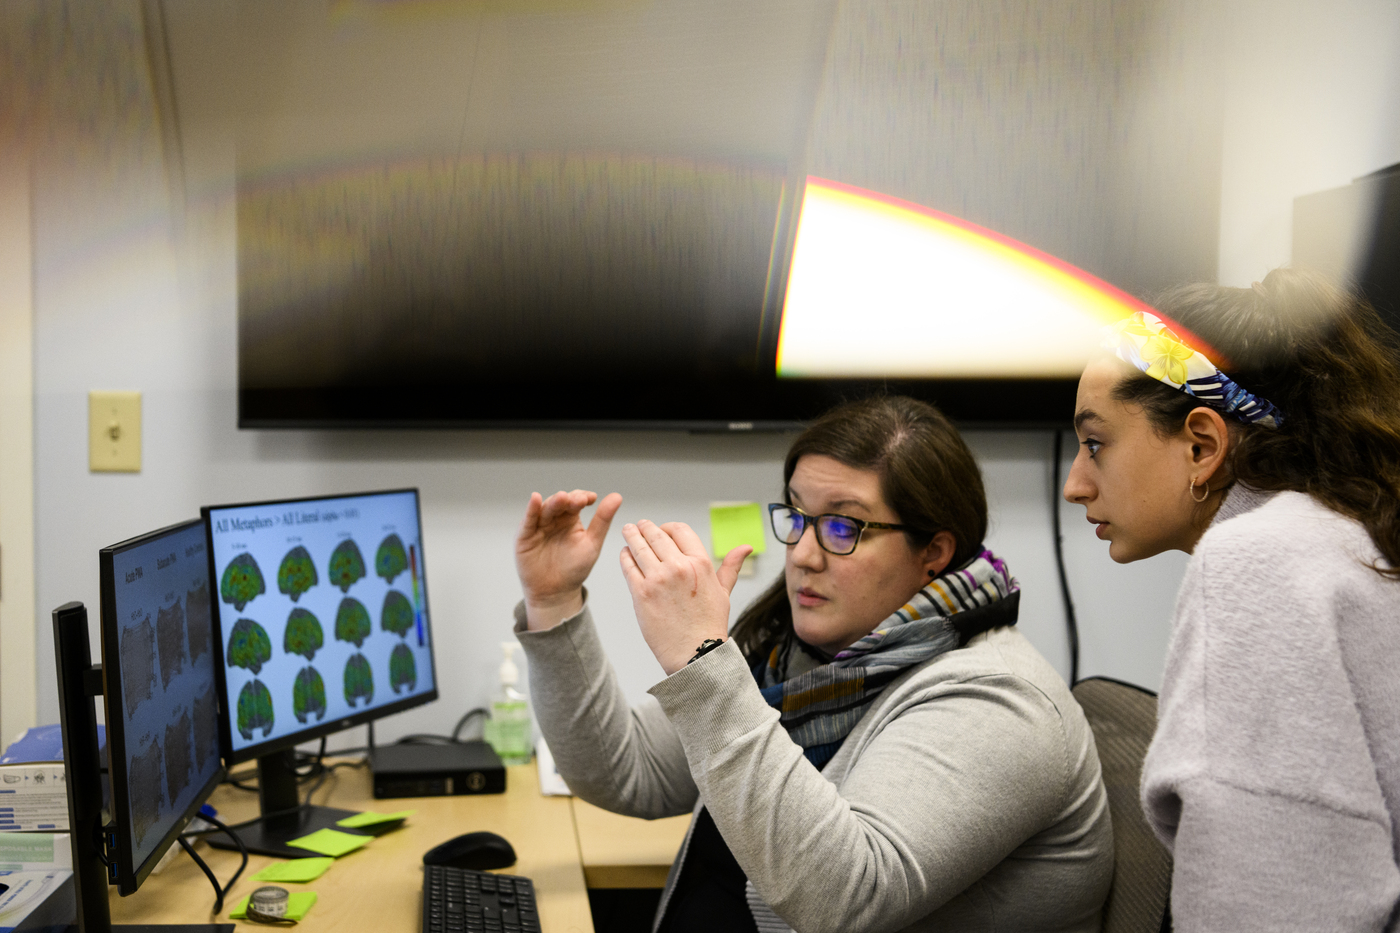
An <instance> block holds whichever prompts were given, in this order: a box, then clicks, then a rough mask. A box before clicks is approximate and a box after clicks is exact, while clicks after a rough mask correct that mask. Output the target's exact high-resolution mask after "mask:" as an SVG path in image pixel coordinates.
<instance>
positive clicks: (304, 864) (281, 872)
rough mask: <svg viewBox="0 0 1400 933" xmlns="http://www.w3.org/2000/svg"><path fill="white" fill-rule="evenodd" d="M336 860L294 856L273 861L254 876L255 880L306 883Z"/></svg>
mask: <svg viewBox="0 0 1400 933" xmlns="http://www.w3.org/2000/svg"><path fill="white" fill-rule="evenodd" d="M334 862H335V859H333V858H294V859H288V860H287V861H285V862H273V863H272V864H271V865H269V866H267V867H266V868H264V869H263V870H262V871H260V872H258V873H257V874H256V875H254V876H253V880H254V881H294V882H296V883H298V884H305V883H306V882H308V881H315V880H316V879H317V878H319V877H321V876H322V875H324V874H325V873H326V870H327V869H328V868H330V867H331V865H332V863H334Z"/></svg>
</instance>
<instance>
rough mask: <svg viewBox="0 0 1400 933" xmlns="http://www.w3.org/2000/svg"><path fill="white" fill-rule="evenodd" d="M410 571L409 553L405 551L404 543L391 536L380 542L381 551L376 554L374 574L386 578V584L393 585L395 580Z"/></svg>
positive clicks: (396, 536) (395, 536)
mask: <svg viewBox="0 0 1400 933" xmlns="http://www.w3.org/2000/svg"><path fill="white" fill-rule="evenodd" d="M407 569H408V553H407V552H406V551H405V550H404V549H403V541H401V540H400V539H399V536H398V535H395V534H391V535H388V536H387V537H385V538H384V540H383V541H381V542H379V550H377V551H375V553H374V572H375V575H376V576H380V577H383V578H384V582H385V583H393V582H394V578H395V577H397V576H398V575H399V574H401V573H403V572H404V571H405V570H407Z"/></svg>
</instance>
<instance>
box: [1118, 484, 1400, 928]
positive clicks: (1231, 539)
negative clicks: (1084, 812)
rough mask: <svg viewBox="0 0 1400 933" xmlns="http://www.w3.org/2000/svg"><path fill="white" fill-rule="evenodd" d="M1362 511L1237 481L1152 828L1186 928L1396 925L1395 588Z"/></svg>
mask: <svg viewBox="0 0 1400 933" xmlns="http://www.w3.org/2000/svg"><path fill="white" fill-rule="evenodd" d="M1378 560H1380V554H1379V552H1378V551H1377V550H1376V547H1375V545H1374V544H1372V542H1371V540H1370V538H1369V537H1368V536H1367V534H1366V530H1365V529H1364V528H1363V527H1362V526H1361V525H1360V524H1359V523H1358V522H1355V521H1352V520H1351V519H1348V518H1345V517H1344V516H1342V515H1339V514H1338V513H1336V512H1333V511H1332V510H1330V509H1328V508H1326V507H1324V506H1323V505H1321V504H1319V503H1318V502H1316V501H1315V500H1313V499H1312V498H1311V497H1309V496H1306V495H1303V494H1301V493H1294V492H1283V493H1277V494H1265V493H1260V492H1258V491H1256V490H1251V489H1247V488H1243V487H1240V486H1236V487H1234V488H1233V489H1232V490H1231V491H1230V493H1229V495H1228V497H1227V498H1226V501H1225V502H1224V504H1223V505H1222V506H1221V508H1220V511H1219V513H1218V514H1217V515H1216V517H1215V520H1214V522H1213V523H1212V525H1211V527H1210V528H1209V530H1207V532H1206V533H1205V535H1204V536H1203V537H1202V538H1201V541H1200V543H1199V545H1197V547H1196V549H1195V553H1194V554H1193V556H1192V558H1191V561H1190V563H1189V564H1188V565H1187V570H1186V578H1185V580H1184V582H1183V583H1182V589H1181V594H1180V596H1179V597H1178V601H1177V607H1176V617H1175V620H1174V622H1173V628H1172V639H1171V645H1170V648H1169V650H1168V653H1167V668H1166V675H1165V677H1164V679H1163V684H1162V695H1161V699H1160V701H1159V717H1160V720H1159V723H1158V727H1157V734H1156V737H1155V738H1154V739H1153V741H1152V746H1151V748H1150V749H1149V751H1148V754H1147V761H1146V763H1145V765H1144V768H1143V783H1142V798H1143V806H1144V808H1145V810H1146V812H1147V816H1148V820H1149V821H1150V822H1151V823H1152V826H1153V828H1154V829H1155V830H1156V832H1157V834H1158V836H1159V837H1161V839H1162V841H1163V842H1165V843H1166V844H1167V846H1168V847H1170V848H1172V849H1173V850H1174V855H1175V859H1176V869H1175V876H1174V878H1173V881H1172V915H1173V920H1174V922H1175V925H1176V929H1177V930H1179V931H1188V933H1189V931H1195V930H1270V931H1279V930H1386V929H1395V928H1396V909H1397V904H1398V903H1400V868H1397V854H1400V825H1397V823H1396V820H1395V818H1396V817H1397V816H1400V581H1396V580H1393V579H1389V578H1385V577H1382V576H1381V575H1380V574H1378V573H1376V572H1375V571H1374V570H1372V569H1370V565H1371V564H1372V563H1374V562H1376V561H1378Z"/></svg>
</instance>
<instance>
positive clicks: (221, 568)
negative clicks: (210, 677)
mask: <svg viewBox="0 0 1400 933" xmlns="http://www.w3.org/2000/svg"><path fill="white" fill-rule="evenodd" d="M203 511H204V515H205V519H206V522H207V532H208V535H209V564H210V572H211V575H212V579H213V580H214V581H215V583H216V585H217V587H218V594H217V598H216V599H215V601H214V605H215V623H216V625H215V628H216V631H217V632H218V633H219V639H220V644H221V645H222V647H223V663H222V664H221V665H219V676H220V677H221V680H222V687H221V690H222V695H223V697H224V715H223V717H222V719H221V723H220V725H221V728H222V729H223V730H224V732H225V737H226V742H227V746H228V748H229V751H230V758H229V760H230V762H234V761H245V760H247V759H249V758H255V757H258V756H260V755H265V754H270V753H272V752H275V751H278V750H281V749H284V748H287V747H289V746H291V745H294V744H296V743H298V742H304V741H306V740H307V739H312V738H316V737H318V736H322V735H326V734H328V733H330V732H334V731H338V730H340V729H344V728H347V727H348V726H352V725H355V724H356V723H361V722H365V721H367V720H370V719H374V718H377V717H379V716H384V715H387V714H389V713H394V712H398V711H400V710H403V709H407V708H409V707H411V706H417V705H419V704H421V703H426V702H428V701H430V700H434V699H437V683H436V679H435V676H434V674H435V672H434V668H433V651H432V637H431V627H430V625H429V620H428V591H427V581H426V576H425V574H424V569H423V539H422V534H421V531H420V523H419V512H418V492H417V490H412V489H410V490H398V491H393V492H377V493H366V494H362V495H351V496H334V497H324V498H316V499H299V500H281V501H276V502H262V503H253V504H244V505H227V506H213V507H209V508H206V509H204V510H203Z"/></svg>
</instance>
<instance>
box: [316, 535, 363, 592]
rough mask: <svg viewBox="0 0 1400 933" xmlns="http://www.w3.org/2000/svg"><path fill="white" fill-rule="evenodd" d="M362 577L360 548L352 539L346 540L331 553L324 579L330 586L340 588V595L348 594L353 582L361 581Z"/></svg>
mask: <svg viewBox="0 0 1400 933" xmlns="http://www.w3.org/2000/svg"><path fill="white" fill-rule="evenodd" d="M364 575H365V559H364V556H363V555H362V554H360V547H359V545H357V544H356V543H355V541H354V539H352V538H346V539H345V540H344V541H342V542H340V543H339V544H337V545H336V547H335V550H334V551H332V552H331V563H330V572H329V573H327V574H326V578H327V579H329V580H330V581H331V585H333V586H338V587H340V591H341V592H342V593H348V592H350V587H351V586H353V585H354V584H355V581H356V580H360V579H363V578H364Z"/></svg>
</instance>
